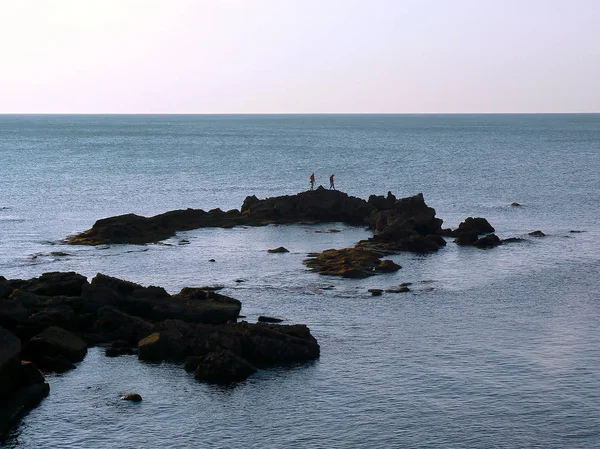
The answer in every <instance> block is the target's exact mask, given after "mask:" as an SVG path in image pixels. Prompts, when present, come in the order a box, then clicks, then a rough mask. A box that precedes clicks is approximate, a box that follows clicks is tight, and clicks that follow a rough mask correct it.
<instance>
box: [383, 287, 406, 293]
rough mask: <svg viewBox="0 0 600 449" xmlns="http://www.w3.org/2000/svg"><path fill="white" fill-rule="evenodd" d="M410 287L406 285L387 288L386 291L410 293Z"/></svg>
mask: <svg viewBox="0 0 600 449" xmlns="http://www.w3.org/2000/svg"><path fill="white" fill-rule="evenodd" d="M409 291H410V289H409V288H408V287H407V286H406V285H400V286H398V287H394V288H388V289H386V291H385V292H386V293H408V292H409Z"/></svg>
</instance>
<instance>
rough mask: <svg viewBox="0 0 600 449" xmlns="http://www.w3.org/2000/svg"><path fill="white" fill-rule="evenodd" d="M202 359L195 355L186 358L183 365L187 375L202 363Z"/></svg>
mask: <svg viewBox="0 0 600 449" xmlns="http://www.w3.org/2000/svg"><path fill="white" fill-rule="evenodd" d="M202 359H203V357H198V356H196V355H190V356H188V357H186V359H185V365H184V368H185V370H186V371H187V372H188V373H191V372H193V371H196V368H198V365H200V363H201V362H202Z"/></svg>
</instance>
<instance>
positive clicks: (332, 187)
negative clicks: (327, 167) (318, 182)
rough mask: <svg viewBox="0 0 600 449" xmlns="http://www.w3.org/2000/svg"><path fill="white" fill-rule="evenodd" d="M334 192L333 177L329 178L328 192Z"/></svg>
mask: <svg viewBox="0 0 600 449" xmlns="http://www.w3.org/2000/svg"><path fill="white" fill-rule="evenodd" d="M331 189H333V190H335V186H334V185H333V175H331V176H330V177H329V190H331Z"/></svg>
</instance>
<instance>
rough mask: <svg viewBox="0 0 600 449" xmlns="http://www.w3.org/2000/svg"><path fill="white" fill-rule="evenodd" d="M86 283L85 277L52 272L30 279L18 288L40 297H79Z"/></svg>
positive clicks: (70, 273)
mask: <svg viewBox="0 0 600 449" xmlns="http://www.w3.org/2000/svg"><path fill="white" fill-rule="evenodd" d="M87 283H88V281H87V279H86V278H85V276H82V275H81V274H78V273H74V272H69V273H63V272H52V273H44V274H42V275H41V276H40V277H39V278H33V279H30V280H29V281H26V282H25V283H24V284H23V285H21V286H20V287H19V288H20V289H21V290H23V291H27V292H31V293H35V294H36V295H40V296H80V295H81V290H82V286H83V285H84V284H87Z"/></svg>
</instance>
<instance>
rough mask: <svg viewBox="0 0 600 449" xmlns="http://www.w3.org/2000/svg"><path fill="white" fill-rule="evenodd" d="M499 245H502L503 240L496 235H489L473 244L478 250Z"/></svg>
mask: <svg viewBox="0 0 600 449" xmlns="http://www.w3.org/2000/svg"><path fill="white" fill-rule="evenodd" d="M499 245H502V240H500V238H499V237H498V236H497V235H496V234H488V235H486V236H485V237H481V238H480V239H477V241H475V242H474V243H473V246H475V247H477V248H492V247H494V246H499Z"/></svg>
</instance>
